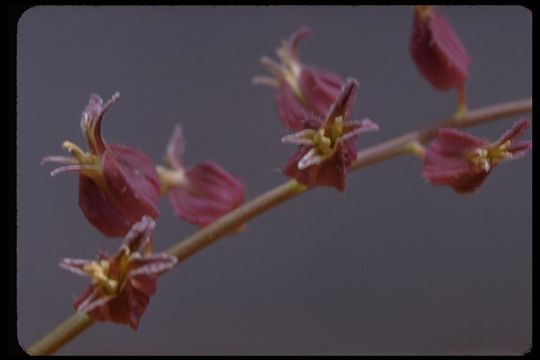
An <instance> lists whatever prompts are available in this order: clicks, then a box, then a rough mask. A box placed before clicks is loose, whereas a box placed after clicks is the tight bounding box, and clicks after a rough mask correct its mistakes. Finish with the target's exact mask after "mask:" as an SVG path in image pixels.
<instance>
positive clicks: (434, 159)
mask: <svg viewBox="0 0 540 360" xmlns="http://www.w3.org/2000/svg"><path fill="white" fill-rule="evenodd" d="M528 126H529V120H528V119H525V118H524V119H521V120H520V121H518V122H516V123H515V124H514V125H513V126H512V128H511V129H510V130H508V131H507V132H506V133H504V134H503V135H502V136H501V137H500V138H499V140H497V141H495V142H493V143H490V142H488V141H486V140H483V139H480V138H478V137H476V136H473V135H470V134H467V133H464V132H462V131H459V130H456V129H440V130H439V133H438V135H437V138H436V139H435V140H434V141H433V143H432V144H431V145H430V146H429V148H428V149H427V151H426V156H425V158H424V164H423V169H422V172H423V175H424V177H425V178H426V179H427V180H428V181H430V182H431V183H432V184H435V185H448V186H451V187H452V188H453V189H454V190H455V191H457V192H459V193H472V192H474V191H475V190H476V189H477V188H478V187H479V186H480V185H481V184H482V183H483V182H484V180H485V179H486V177H487V176H488V175H489V174H490V173H491V171H492V170H493V168H494V167H495V166H497V165H499V164H500V163H501V162H503V161H505V160H515V159H519V158H520V157H522V156H523V155H525V153H527V151H528V150H529V149H530V148H531V146H532V142H531V141H519V142H515V139H516V138H517V137H519V136H520V135H521V134H523V132H524V131H525V130H526V129H527V127H528Z"/></svg>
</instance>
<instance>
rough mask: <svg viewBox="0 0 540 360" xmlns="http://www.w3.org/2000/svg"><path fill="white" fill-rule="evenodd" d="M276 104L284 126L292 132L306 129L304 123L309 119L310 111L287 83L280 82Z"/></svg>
mask: <svg viewBox="0 0 540 360" xmlns="http://www.w3.org/2000/svg"><path fill="white" fill-rule="evenodd" d="M276 104H277V108H278V113H279V117H280V119H281V122H282V123H283V126H285V127H286V128H287V129H289V130H292V131H300V130H302V129H303V128H304V126H303V123H304V120H305V119H306V118H307V117H308V111H307V110H306V108H305V107H304V106H303V105H302V104H301V103H300V101H299V100H298V99H297V98H296V96H295V95H294V93H293V91H292V89H291V88H290V86H289V85H288V84H287V83H286V82H285V81H280V82H279V86H278V91H277V94H276Z"/></svg>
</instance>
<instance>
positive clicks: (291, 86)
mask: <svg viewBox="0 0 540 360" xmlns="http://www.w3.org/2000/svg"><path fill="white" fill-rule="evenodd" d="M309 34H311V30H310V29H309V28H307V27H304V28H301V29H300V30H298V31H296V32H295V33H293V34H292V35H291V36H290V38H289V41H283V44H282V47H280V48H278V49H277V55H278V57H279V58H280V60H281V64H278V63H276V62H274V61H273V60H271V59H270V58H267V57H263V58H262V59H261V62H262V64H263V65H264V66H266V67H267V68H268V70H269V71H270V72H271V73H272V74H273V75H274V76H275V78H273V77H268V76H257V77H255V78H254V82H255V83H261V84H267V85H272V86H275V87H277V89H278V93H277V96H276V101H277V107H278V112H279V115H280V117H281V120H282V121H283V124H284V125H285V127H287V128H288V129H289V130H292V131H299V130H302V129H303V128H304V125H303V122H304V121H305V120H306V119H307V118H308V117H309V116H311V115H316V116H318V117H323V116H324V115H325V114H326V113H327V111H328V109H329V108H330V105H332V103H333V102H334V100H335V98H336V97H337V95H338V94H339V92H340V90H341V87H342V85H343V80H342V79H341V77H339V76H338V75H335V74H332V73H328V72H324V71H321V70H318V69H316V68H314V67H311V66H308V65H305V64H303V63H301V62H300V59H299V57H298V54H297V48H298V44H299V43H300V41H301V40H302V39H303V38H305V37H306V36H308V35H309Z"/></svg>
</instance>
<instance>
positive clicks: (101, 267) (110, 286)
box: [83, 260, 118, 293]
mask: <svg viewBox="0 0 540 360" xmlns="http://www.w3.org/2000/svg"><path fill="white" fill-rule="evenodd" d="M109 268H110V265H109V262H108V261H106V260H100V261H99V263H98V262H96V261H92V262H91V263H89V264H86V265H85V266H84V268H83V270H84V271H85V272H86V273H87V274H88V276H89V277H90V279H92V284H94V285H97V286H99V287H100V288H102V289H103V290H105V292H107V293H113V292H115V291H116V289H117V287H118V282H117V281H116V280H113V279H109V277H108V275H109Z"/></svg>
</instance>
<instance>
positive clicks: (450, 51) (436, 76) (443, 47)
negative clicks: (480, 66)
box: [410, 5, 471, 115]
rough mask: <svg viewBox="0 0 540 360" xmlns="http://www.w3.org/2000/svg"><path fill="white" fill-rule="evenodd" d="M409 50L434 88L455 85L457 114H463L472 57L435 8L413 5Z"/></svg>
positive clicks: (446, 87)
mask: <svg viewBox="0 0 540 360" xmlns="http://www.w3.org/2000/svg"><path fill="white" fill-rule="evenodd" d="M410 52H411V56H412V58H413V60H414V62H415V63H416V66H417V68H418V70H419V71H420V72H421V73H422V75H424V76H425V77H426V79H428V80H429V82H430V83H431V85H433V86H434V87H435V88H436V89H438V90H442V91H445V90H448V89H450V88H456V90H457V93H458V111H457V115H462V114H463V113H464V112H465V111H466V108H467V101H466V98H465V81H466V80H467V77H468V76H469V70H468V69H469V64H470V62H471V59H470V57H469V54H468V53H467V50H466V49H465V47H464V46H463V44H462V43H461V40H460V39H459V37H458V35H457V34H456V33H455V32H454V30H453V29H452V26H451V25H450V24H449V23H448V21H447V20H446V19H445V18H444V17H443V16H442V15H441V14H440V13H439V11H438V10H437V9H436V8H434V7H431V6H427V5H420V6H415V9H414V20H413V31H412V36H411V42H410Z"/></svg>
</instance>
